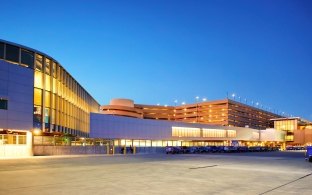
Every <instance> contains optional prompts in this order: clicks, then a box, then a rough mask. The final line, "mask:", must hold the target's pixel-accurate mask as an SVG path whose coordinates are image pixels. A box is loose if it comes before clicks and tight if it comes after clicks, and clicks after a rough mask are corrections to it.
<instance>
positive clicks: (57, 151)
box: [33, 146, 165, 156]
mask: <svg viewBox="0 0 312 195" xmlns="http://www.w3.org/2000/svg"><path fill="white" fill-rule="evenodd" d="M127 148H128V151H127V154H129V153H131V152H130V150H129V147H127ZM121 151H122V147H115V154H122V152H121ZM135 151H136V153H137V154H153V153H165V148H164V147H136V148H135ZM33 153H34V155H35V156H53V155H77V154H107V146H34V149H33Z"/></svg>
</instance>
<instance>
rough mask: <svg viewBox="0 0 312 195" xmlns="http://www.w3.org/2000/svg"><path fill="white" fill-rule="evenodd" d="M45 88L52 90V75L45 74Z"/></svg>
mask: <svg viewBox="0 0 312 195" xmlns="http://www.w3.org/2000/svg"><path fill="white" fill-rule="evenodd" d="M45 90H47V91H51V77H50V76H49V75H45Z"/></svg>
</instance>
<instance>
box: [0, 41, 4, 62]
mask: <svg viewBox="0 0 312 195" xmlns="http://www.w3.org/2000/svg"><path fill="white" fill-rule="evenodd" d="M0 59H4V43H0Z"/></svg>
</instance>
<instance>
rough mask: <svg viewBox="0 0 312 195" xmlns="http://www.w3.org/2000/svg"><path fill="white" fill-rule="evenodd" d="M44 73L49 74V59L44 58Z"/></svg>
mask: <svg viewBox="0 0 312 195" xmlns="http://www.w3.org/2000/svg"><path fill="white" fill-rule="evenodd" d="M45 63H46V64H45V73H46V74H48V75H50V74H51V60H50V59H48V58H46V59H45Z"/></svg>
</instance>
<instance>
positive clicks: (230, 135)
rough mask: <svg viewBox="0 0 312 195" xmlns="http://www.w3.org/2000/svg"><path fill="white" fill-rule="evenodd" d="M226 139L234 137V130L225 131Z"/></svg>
mask: <svg viewBox="0 0 312 195" xmlns="http://www.w3.org/2000/svg"><path fill="white" fill-rule="evenodd" d="M227 133H228V137H236V130H227Z"/></svg>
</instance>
